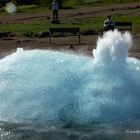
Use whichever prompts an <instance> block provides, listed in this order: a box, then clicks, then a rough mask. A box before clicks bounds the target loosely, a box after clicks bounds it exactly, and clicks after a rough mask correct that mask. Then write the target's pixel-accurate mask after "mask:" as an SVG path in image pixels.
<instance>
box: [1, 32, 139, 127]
mask: <svg viewBox="0 0 140 140" xmlns="http://www.w3.org/2000/svg"><path fill="white" fill-rule="evenodd" d="M131 46H132V39H131V35H130V34H129V33H124V34H121V33H120V32H118V31H117V30H115V31H109V32H107V33H105V34H104V35H103V37H102V38H99V39H98V41H97V48H96V49H95V50H93V54H94V58H88V57H81V56H76V55H69V54H64V53H60V52H51V51H44V50H32V51H24V50H17V52H16V53H14V54H12V55H10V56H7V57H5V58H4V59H1V60H0V121H5V120H6V121H19V122H24V121H27V120H30V121H33V120H39V121H46V122H47V121H50V120H52V121H55V122H61V123H63V124H76V125H77V124H78V125H84V124H86V125H87V124H88V125H89V124H92V123H96V122H123V123H122V124H124V125H125V123H129V122H130V121H133V120H139V119H140V111H139V110H140V61H139V60H137V59H135V58H129V57H128V50H129V48H130V47H131Z"/></svg>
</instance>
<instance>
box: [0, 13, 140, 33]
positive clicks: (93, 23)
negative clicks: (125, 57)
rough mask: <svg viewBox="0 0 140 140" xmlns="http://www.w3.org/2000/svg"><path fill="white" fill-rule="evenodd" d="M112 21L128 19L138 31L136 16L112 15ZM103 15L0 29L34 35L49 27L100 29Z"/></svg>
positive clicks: (5, 25) (8, 25)
mask: <svg viewBox="0 0 140 140" xmlns="http://www.w3.org/2000/svg"><path fill="white" fill-rule="evenodd" d="M113 21H130V22H132V23H133V33H137V32H140V18H139V17H138V16H117V15H116V16H114V17H113ZM103 22H104V17H96V18H95V17H94V18H83V19H75V20H74V19H72V20H71V19H67V20H65V19H64V20H63V21H62V24H51V23H50V20H41V21H33V22H32V23H25V24H23V23H22V24H20V23H17V24H1V25H0V31H3V32H17V33H18V34H20V35H27V34H31V35H32V36H34V35H35V34H37V33H39V32H45V31H46V32H47V31H48V30H49V28H50V27H80V30H81V31H82V32H85V31H90V30H101V29H102V28H103Z"/></svg>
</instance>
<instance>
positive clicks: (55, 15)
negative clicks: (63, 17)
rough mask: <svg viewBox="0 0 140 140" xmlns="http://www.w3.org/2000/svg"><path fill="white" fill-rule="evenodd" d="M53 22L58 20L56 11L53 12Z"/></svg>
mask: <svg viewBox="0 0 140 140" xmlns="http://www.w3.org/2000/svg"><path fill="white" fill-rule="evenodd" d="M53 20H58V10H53Z"/></svg>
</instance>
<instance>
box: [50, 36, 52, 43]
mask: <svg viewBox="0 0 140 140" xmlns="http://www.w3.org/2000/svg"><path fill="white" fill-rule="evenodd" d="M50 44H52V41H51V36H50Z"/></svg>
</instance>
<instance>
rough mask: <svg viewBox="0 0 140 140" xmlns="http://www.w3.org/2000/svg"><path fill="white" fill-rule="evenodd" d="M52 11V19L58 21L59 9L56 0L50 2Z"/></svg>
mask: <svg viewBox="0 0 140 140" xmlns="http://www.w3.org/2000/svg"><path fill="white" fill-rule="evenodd" d="M51 6H52V11H53V20H56V21H58V10H59V3H58V1H57V0H53V2H52V3H51Z"/></svg>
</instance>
